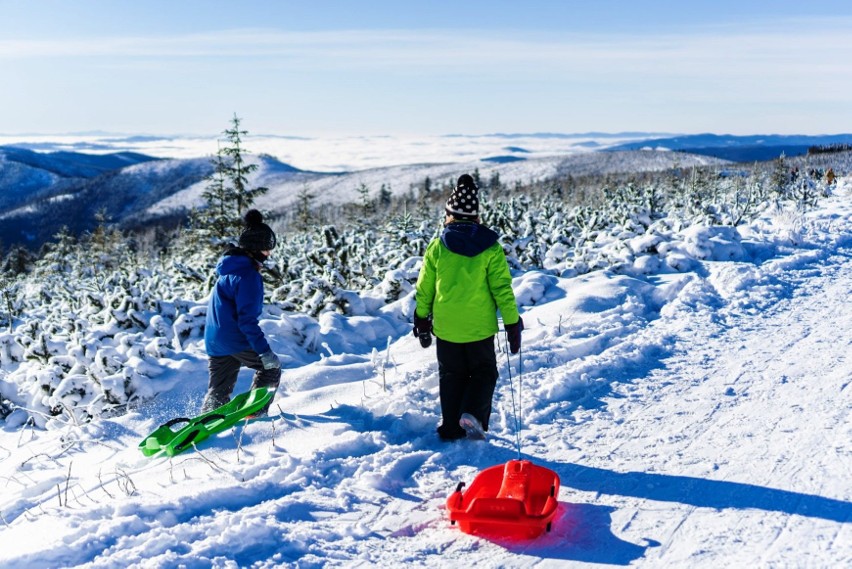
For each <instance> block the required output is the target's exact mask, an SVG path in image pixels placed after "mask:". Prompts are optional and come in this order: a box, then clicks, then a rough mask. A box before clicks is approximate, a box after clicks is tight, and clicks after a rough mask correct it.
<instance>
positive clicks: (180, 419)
mask: <svg viewBox="0 0 852 569" xmlns="http://www.w3.org/2000/svg"><path fill="white" fill-rule="evenodd" d="M191 421H192V419H188V418H186V417H178V418H176V419H172V420H171V421H169V422H168V423H163V425H162V426H163V427H172V426H174V425H177V424H178V423H189V422H191Z"/></svg>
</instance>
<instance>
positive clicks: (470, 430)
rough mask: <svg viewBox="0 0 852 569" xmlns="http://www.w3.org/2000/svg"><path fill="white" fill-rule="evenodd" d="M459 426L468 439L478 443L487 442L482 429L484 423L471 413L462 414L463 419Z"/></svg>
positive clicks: (460, 420)
mask: <svg viewBox="0 0 852 569" xmlns="http://www.w3.org/2000/svg"><path fill="white" fill-rule="evenodd" d="M459 426H460V427H461V428H462V429H464V430H465V432H466V433H467V438H469V439H473V440H476V441H484V440H485V431H484V430H483V428H482V423H480V422H479V419H477V418H476V417H474V416H473V415H471V414H470V413H462V416H461V419H459Z"/></svg>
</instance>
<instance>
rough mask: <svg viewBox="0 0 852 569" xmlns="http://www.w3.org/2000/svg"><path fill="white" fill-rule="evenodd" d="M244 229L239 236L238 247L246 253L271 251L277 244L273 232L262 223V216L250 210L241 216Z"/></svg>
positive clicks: (256, 211)
mask: <svg viewBox="0 0 852 569" xmlns="http://www.w3.org/2000/svg"><path fill="white" fill-rule="evenodd" d="M243 221H244V222H245V224H246V229H245V231H243V232H242V233H241V234H240V247H242V248H243V249H245V250H246V251H271V250H272V249H274V248H275V245H276V244H277V243H278V239H277V238H276V237H275V232H273V231H272V229H271V228H270V227H269V226H268V225H266V224H265V223H263V214H262V213H260V212H259V211H258V210H256V209H250V210H248V211H247V212H246V214H245V216H243Z"/></svg>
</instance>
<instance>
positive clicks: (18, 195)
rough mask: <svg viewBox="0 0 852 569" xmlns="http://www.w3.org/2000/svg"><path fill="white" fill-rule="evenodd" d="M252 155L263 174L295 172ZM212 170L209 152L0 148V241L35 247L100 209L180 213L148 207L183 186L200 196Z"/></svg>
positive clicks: (135, 216)
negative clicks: (185, 155) (169, 155)
mask: <svg viewBox="0 0 852 569" xmlns="http://www.w3.org/2000/svg"><path fill="white" fill-rule="evenodd" d="M251 159H252V161H253V162H255V163H258V164H260V165H261V170H262V172H263V175H264V177H265V178H267V179H270V180H275V179H277V178H280V177H286V176H287V175H291V174H293V173H296V172H299V170H297V169H296V168H293V167H292V166H290V165H288V164H284V163H282V162H279V161H278V160H276V159H275V158H272V157H270V156H260V157H251ZM212 172H213V164H212V162H211V159H210V158H209V157H208V158H192V159H173V160H169V159H155V158H152V157H150V156H145V155H142V154H134V153H128V152H123V153H117V154H109V155H92V154H82V153H76V152H50V153H38V152H33V151H30V150H26V149H20V148H8V147H5V148H0V241H2V243H3V244H4V245H7V246H8V245H12V244H15V243H21V244H25V245H27V246H29V247H31V248H38V247H39V246H40V245H41V244H43V243H44V242H45V241H48V240H50V239H52V237H53V236H54V235H55V234H56V233H58V231H59V229H60V228H61V227H63V226H65V227H67V228H68V229H69V230H70V231H71V232H72V233H74V234H80V233H82V232H84V231H90V230H92V229H94V227H95V226H96V221H95V216H96V214H98V213H99V212H101V211H103V212H105V214H106V218H107V220H108V221H109V222H111V223H116V224H118V225H119V226H122V227H137V228H138V227H140V226H144V225H145V224H146V223H147V222H150V221H152V220H154V222H159V221H162V219H163V218H170V217H171V218H174V217H175V216H177V217H178V218H182V217H183V216H185V215H186V212H187V210H188V209H189V206H191V205H193V204H189V205H187V207H183V208H172V209H170V210H163V211H160V212H159V213H157V214H156V215H152V214H150V213H148V210H149V209H150V208H152V206H154V205H156V204H158V203H161V202H163V201H164V200H167V199H168V198H170V197H171V196H174V195H175V194H179V193H180V192H182V191H183V190H185V189H187V188H192V187H197V188H198V190H197V191H198V194H199V195H200V192H201V191H203V188H204V185H205V179H206V178H207V177H208V176H209V175H210V174H211V173H212Z"/></svg>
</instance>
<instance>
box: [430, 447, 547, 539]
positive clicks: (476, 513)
mask: <svg viewBox="0 0 852 569" xmlns="http://www.w3.org/2000/svg"><path fill="white" fill-rule="evenodd" d="M463 487H464V482H459V485H458V487H457V488H456V491H455V492H453V493H452V494H451V495H450V497H449V498H447V510H448V511H449V512H450V522H451V523H452V524H455V523H456V522H458V523H459V528H460V529H461V530H462V531H463V532H465V533H477V534H488V535H499V536H505V537H517V538H526V539H529V538H534V537H538V536H539V535H541V534H542V532H544V531H550V528H551V522H552V520H553V516H554V515H556V508H557V506H558V505H559V503H558V502H557V496H558V495H559V476H558V475H557V474H556V473H555V472H553V471H552V470H549V469H547V468H544V467H541V466H536V465H535V464H533V463H532V462H530V461H528V460H510V461H509V462H507V463H506V464H505V465H503V464H498V465H496V466H492V467H490V468H486V469H485V470H483V471H482V472H480V473H479V474H478V475H477V476H476V478H474V480H473V482H472V483H471V485H470V488H468V489H467V491H465V492H462V488H463Z"/></svg>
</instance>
